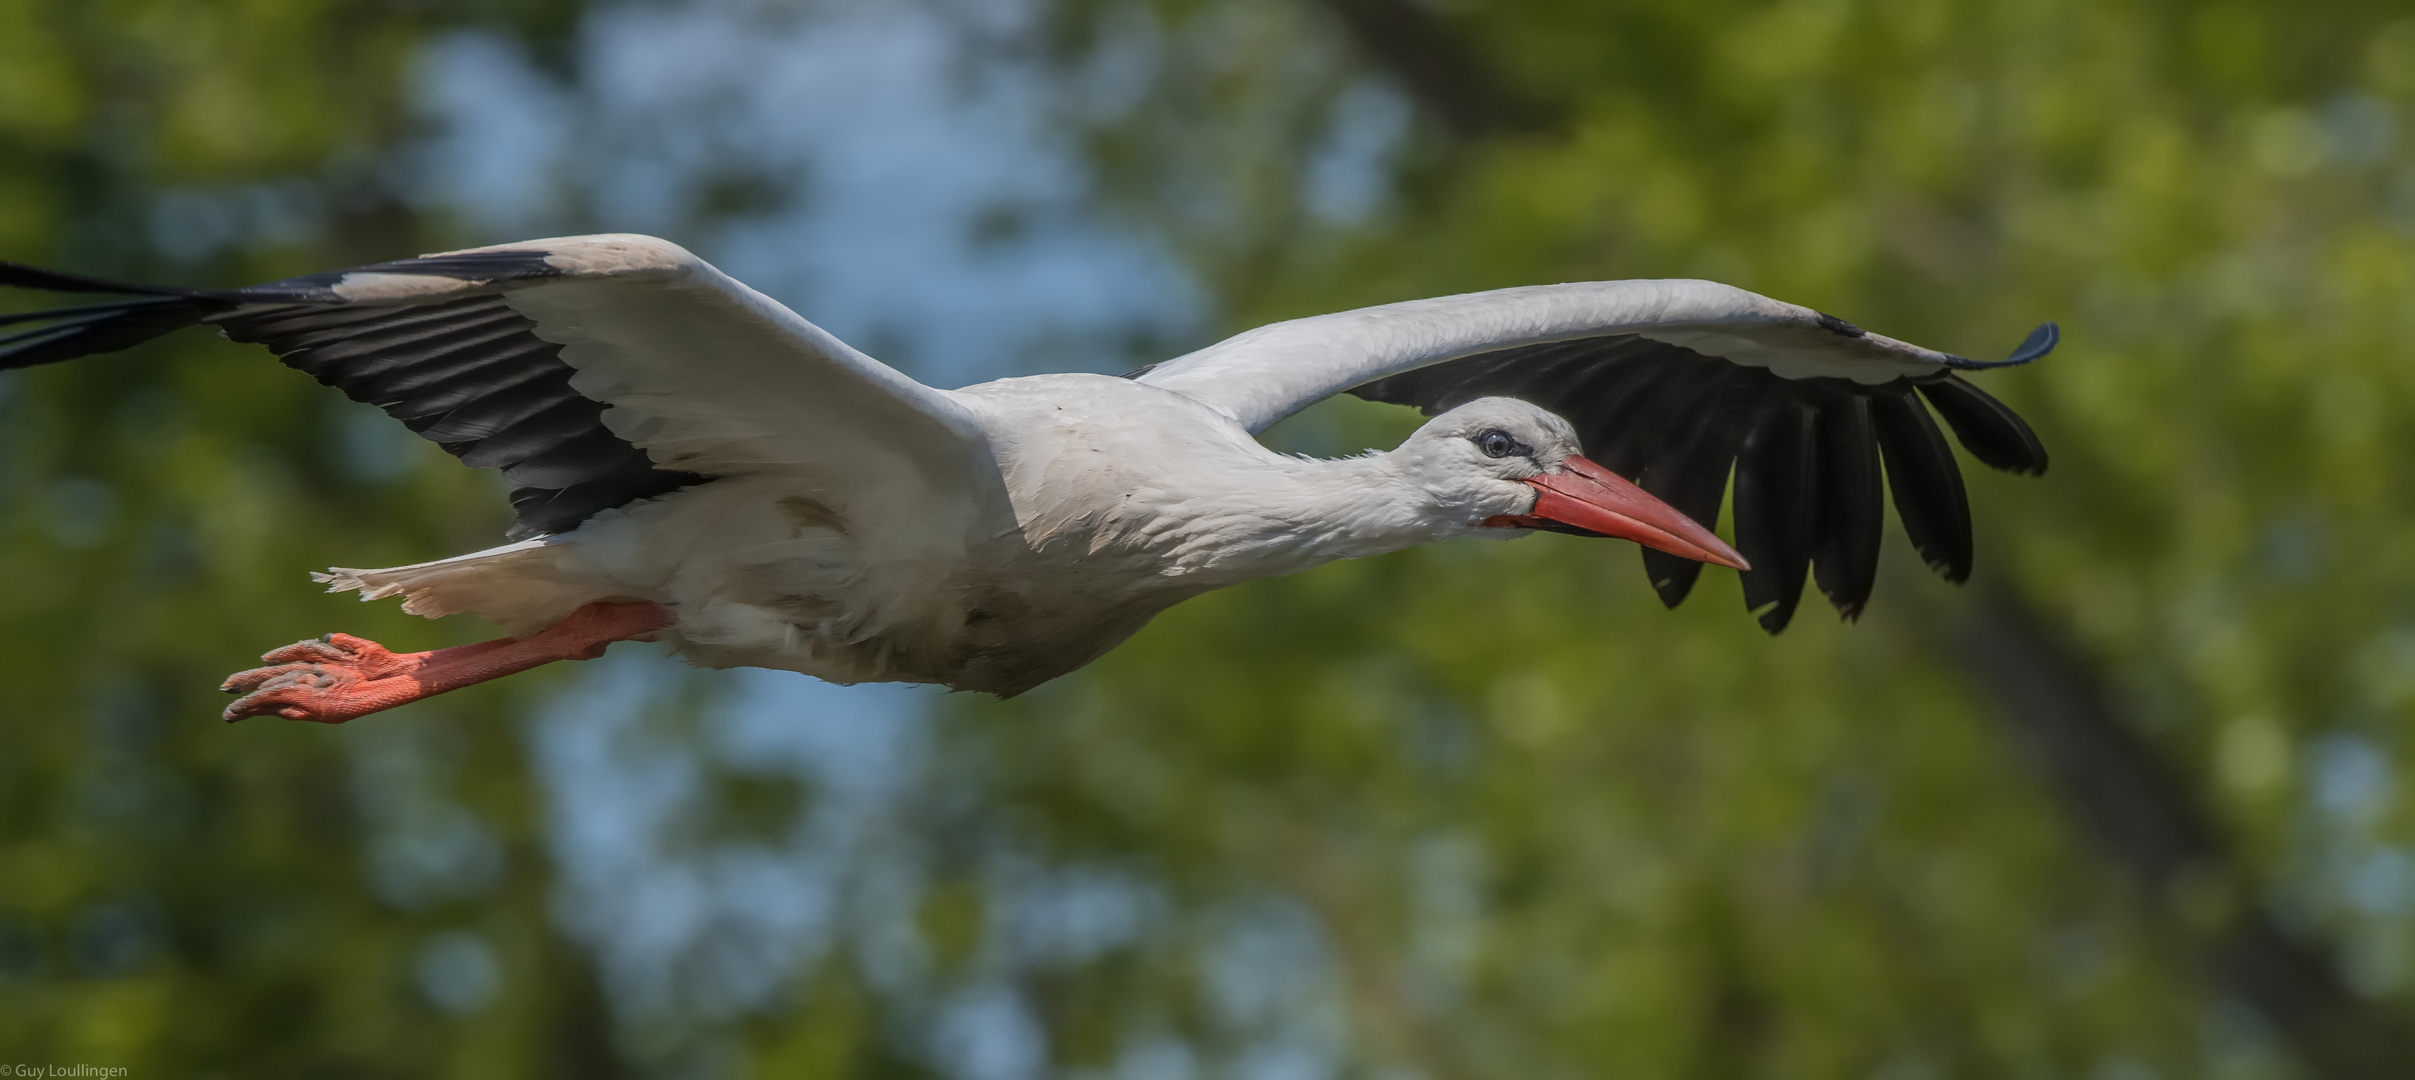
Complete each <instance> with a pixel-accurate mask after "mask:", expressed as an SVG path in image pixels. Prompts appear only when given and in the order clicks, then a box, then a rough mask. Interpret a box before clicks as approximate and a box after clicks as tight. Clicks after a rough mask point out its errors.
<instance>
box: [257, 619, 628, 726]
mask: <svg viewBox="0 0 2415 1080" xmlns="http://www.w3.org/2000/svg"><path fill="white" fill-rule="evenodd" d="M672 621H673V620H672V617H671V613H670V612H669V611H668V610H666V609H664V608H663V607H662V606H660V605H658V604H647V603H597V604H589V605H587V606H586V607H583V608H580V609H579V610H577V611H575V612H572V613H571V615H570V617H569V618H566V619H563V620H562V621H561V622H558V623H555V624H554V625H552V626H549V627H547V628H545V629H543V630H540V631H538V632H537V633H535V634H531V635H529V636H528V637H525V638H502V639H499V640H496V641H484V642H480V643H478V644H476V645H462V646H458V647H455V648H450V649H437V650H434V651H431V652H418V653H398V652H394V651H392V650H389V649H387V648H386V647H385V646H383V645H380V644H378V643H377V642H374V641H371V640H369V639H367V638H359V637H354V636H352V635H350V634H329V635H327V636H325V637H322V638H320V639H318V640H316V641H297V642H295V643H293V644H291V645H288V646H286V647H284V648H282V649H278V650H276V651H274V652H271V653H268V654H265V655H263V656H261V657H260V659H262V660H265V661H267V662H268V664H269V666H267V667H257V668H253V669H251V670H250V671H241V672H237V673H235V674H233V675H230V676H228V677H227V680H226V682H225V683H224V684H223V685H221V686H220V687H219V689H221V690H224V691H226V692H227V693H230V694H241V695H243V696H242V697H239V698H237V699H235V703H234V704H232V705H229V706H227V708H226V712H225V713H224V714H223V715H224V716H225V717H226V719H227V720H228V721H230V722H232V721H236V720H241V719H243V718H244V717H247V716H282V717H285V718H287V719H289V720H311V721H316V722H318V723H322V724H341V723H343V722H344V721H346V720H350V719H352V718H354V717H358V716H367V715H369V714H370V713H373V712H378V711H381V710H384V709H391V708H393V707H395V706H397V705H405V704H409V703H411V702H414V701H418V700H420V699H421V698H427V697H434V696H436V695H438V694H441V693H444V692H446V691H448V690H458V689H460V688H462V687H464V686H469V685H471V684H473V683H482V682H485V681H487V680H489V679H499V678H502V677H503V676H505V675H511V674H514V673H517V672H522V671H526V670H528V669H530V668H533V667H538V666H541V665H544V664H550V663H553V662H554V661H556V660H592V659H594V658H596V657H598V656H602V655H604V646H606V645H609V644H611V643H613V642H615V641H626V640H629V639H632V638H644V637H647V636H648V635H651V634H652V633H653V632H654V631H656V630H660V629H663V628H664V627H667V626H669V625H671V623H672Z"/></svg>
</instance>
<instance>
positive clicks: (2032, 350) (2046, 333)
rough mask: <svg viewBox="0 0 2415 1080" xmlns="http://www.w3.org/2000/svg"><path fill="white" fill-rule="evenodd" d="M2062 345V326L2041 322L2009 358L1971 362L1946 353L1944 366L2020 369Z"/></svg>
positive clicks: (1976, 368)
mask: <svg viewBox="0 0 2415 1080" xmlns="http://www.w3.org/2000/svg"><path fill="white" fill-rule="evenodd" d="M2062 343H2063V328H2062V326H2061V325H2060V324H2058V323H2055V322H2051V321H2049V322H2042V323H2039V324H2038V327H2037V329H2035V330H2032V331H2030V332H2029V336H2028V337H2025V338H2022V339H2021V344H2020V345H2018V346H2016V347H2015V348H2014V349H2013V351H2012V355H2011V356H2007V357H2005V358H2004V359H2002V360H1973V359H1971V358H1969V357H1966V356H1955V355H1953V354H1952V353H1947V354H1945V366H1947V367H1950V368H1953V369H1955V370H1957V371H1988V370H1991V369H1994V368H2007V367H2020V366H2021V365H2023V364H2026V363H2029V362H2030V361H2033V360H2036V359H2038V358H2039V357H2042V356H2045V355H2046V354H2047V353H2050V352H2053V351H2054V347H2055V346H2057V345H2060V344H2062Z"/></svg>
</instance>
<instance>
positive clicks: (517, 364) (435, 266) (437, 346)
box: [0, 251, 711, 539]
mask: <svg viewBox="0 0 2415 1080" xmlns="http://www.w3.org/2000/svg"><path fill="white" fill-rule="evenodd" d="M361 273H383V274H417V275H433V276H438V277H449V278H455V279H459V280H462V281H467V282H485V283H488V284H493V283H498V282H512V281H529V280H535V279H541V278H547V277H554V276H558V275H560V274H561V273H562V271H561V270H559V269H557V268H555V267H554V266H552V265H551V264H550V263H548V262H547V261H546V253H544V252H541V251H485V252H468V253H464V254H457V255H439V256H432V257H427V258H420V259H406V260H402V261H399V262H391V263H379V264H377V265H375V266H365V267H360V268H358V269H355V270H347V271H341V272H338V273H331V274H312V275H308V276H305V277H298V278H288V279H285V280H283V281H275V282H270V283H268V284H265V285H255V286H252V287H250V288H246V289H233V290H208V289H173V288H160V287H154V286H142V285H126V284H121V283H117V282H110V281H102V280H100V279H98V278H88V277H83V276H80V275H75V274H62V273H58V272H56V271H49V270H42V269H38V268H35V267H30V266H21V265H18V264H15V263H5V262H0V286H17V287H20V288H29V289H41V290H45V291H50V292H88V293H115V294H119V295H132V296H135V297H137V298H136V299H130V300H121V301H113V302H109V303H103V304H86V305H82V306H79V307H70V308H56V309H52V310H48V311H37V312H26V313H21V314H14V315H9V316H5V317H0V325H16V324H22V323H34V324H37V325H36V326H34V328H32V329H30V330H25V331H20V332H17V333H14V334H10V335H8V336H6V337H0V370H7V369H9V368H18V367H30V366H32V365H35V364H47V363H55V362H57V361H61V360H71V359H74V358H76V357H79V356H89V355H94V354H97V353H106V352H114V351H116V350H119V349H123V348H126V347H127V346H130V345H134V344H137V343H139V342H142V341H146V340H149V339H151V338H154V337H158V336H159V335H161V334H165V333H168V332H170V331H172V330H177V329H181V328H183V327H187V326H193V325H197V324H216V325H217V326H218V327H219V329H220V330H221V332H223V333H224V334H226V336H227V337H229V338H232V339H234V340H236V341H243V342H257V343H259V344H263V345H266V346H268V347H269V349H270V350H271V351H273V352H275V353H276V354H277V356H278V358H279V359H281V360H283V361H284V362H285V363H286V364H288V365H290V366H292V367H294V368H297V369H299V370H301V371H303V372H306V373H308V374H309V375H310V376H311V377H313V378H315V379H317V380H319V381H320V382H323V383H326V384H327V385H329V386H333V387H335V388H336V389H338V390H341V391H343V392H344V394H345V396H347V397H350V398H351V399H353V400H354V401H359V402H364V403H366V404H371V405H375V406H377V407H379V408H381V409H384V410H385V411H386V412H387V413H388V414H389V415H391V416H393V417H394V418H395V419H397V420H400V421H402V422H403V424H404V425H405V426H407V427H409V428H410V429H411V430H413V431H415V432H418V433H419V434H420V435H422V436H424V437H426V438H428V439H429V440H431V441H434V442H435V443H436V444H437V445H439V446H441V447H443V448H444V450H445V451H446V452H447V453H450V454H452V455H453V456H455V457H457V458H460V459H461V460H462V462H463V463H464V464H467V465H471V466H475V467H479V468H494V469H500V470H502V472H503V475H504V478H505V479H507V480H508V481H510V482H511V484H512V492H511V502H512V507H513V509H514V510H515V511H516V512H517V513H516V520H514V521H513V523H512V526H511V528H510V530H509V531H508V532H507V533H506V535H507V536H509V537H511V538H513V539H520V538H525V537H530V536H541V535H544V534H547V533H555V532H563V531H566V530H569V529H573V528H576V527H578V525H579V523H580V522H583V521H585V520H587V519H588V518H590V517H593V516H594V515H596V514H598V513H601V512H603V511H605V510H609V509H612V508H613V507H617V506H621V505H624V504H626V503H629V502H631V501H633V500H636V499H643V498H649V497H652V496H656V495H662V494H667V493H669V492H671V491H675V490H677V489H679V488H682V487H686V486H689V485H691V484H699V483H703V482H705V481H706V480H708V479H711V478H710V477H706V476H702V475H699V474H696V473H690V472H680V471H676V470H669V469H660V468H656V467H655V465H654V463H653V461H652V460H651V459H649V458H647V457H646V455H645V452H644V451H642V450H639V449H638V448H636V447H634V446H631V445H629V443H627V442H626V441H623V440H622V439H620V438H619V437H618V436H616V435H614V434H612V432H611V430H610V429H608V428H606V427H605V426H604V421H603V415H604V408H605V406H604V404H603V403H602V402H599V401H595V400H593V399H590V398H588V397H585V396H583V395H581V394H579V393H578V392H577V391H576V390H574V389H572V387H571V385H570V377H571V374H572V369H571V368H570V366H569V365H568V364H565V363H563V362H562V359H561V346H560V345H558V344H555V343H552V342H548V341H545V340H544V339H542V338H539V337H538V336H537V335H536V333H535V324H534V323H532V322H531V321H529V319H528V318H527V317H525V316H523V315H521V314H520V313H519V312H518V311H515V310H513V308H512V307H511V305H510V304H508V303H507V302H505V300H504V299H503V297H501V296H499V295H495V294H493V293H491V292H481V293H477V294H474V295H470V296H467V297H461V298H457V299H433V300H424V301H418V302H408V301H378V302H354V301H347V300H346V299H345V298H344V297H343V296H342V295H340V294H339V293H338V292H337V291H336V289H337V286H339V285H340V284H342V283H343V281H344V279H345V277H346V275H348V274H361Z"/></svg>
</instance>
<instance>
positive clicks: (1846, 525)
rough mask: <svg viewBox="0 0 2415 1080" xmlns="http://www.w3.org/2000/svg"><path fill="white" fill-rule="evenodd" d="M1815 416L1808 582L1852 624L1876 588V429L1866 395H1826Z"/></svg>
mask: <svg viewBox="0 0 2415 1080" xmlns="http://www.w3.org/2000/svg"><path fill="white" fill-rule="evenodd" d="M1819 415H1820V421H1819V423H1820V442H1819V455H1820V462H1819V468H1818V472H1819V477H1820V488H1819V495H1818V500H1817V501H1818V506H1819V514H1820V527H1819V547H1818V548H1816V549H1815V550H1814V551H1813V553H1812V557H1811V577H1812V580H1813V581H1814V582H1816V583H1818V585H1819V587H1820V592H1822V593H1824V594H1826V595H1827V597H1828V602H1829V604H1830V605H1832V606H1834V607H1835V608H1836V611H1837V614H1839V615H1842V616H1844V617H1845V618H1847V619H1858V618H1860V617H1861V614H1862V607H1863V605H1865V604H1867V603H1869V601H1870V590H1871V589H1872V588H1873V587H1875V586H1876V585H1877V584H1878V548H1879V540H1880V538H1881V537H1882V536H1883V535H1884V534H1885V532H1886V527H1887V498H1886V495H1885V494H1884V491H1883V489H1882V488H1881V486H1880V485H1881V484H1882V483H1884V481H1883V480H1881V479H1880V471H1879V466H1878V429H1877V425H1876V424H1875V423H1874V422H1873V421H1872V420H1871V419H1870V399H1869V396H1868V395H1866V394H1861V393H1855V392H1852V391H1849V390H1836V391H1832V392H1831V393H1830V395H1829V399H1828V400H1826V401H1824V402H1822V403H1821V405H1820V414H1819Z"/></svg>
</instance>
